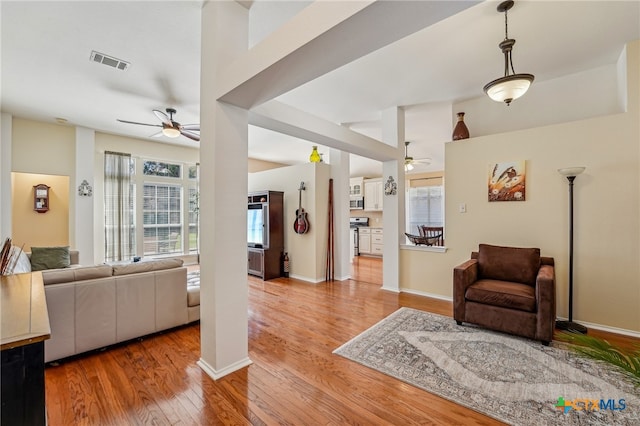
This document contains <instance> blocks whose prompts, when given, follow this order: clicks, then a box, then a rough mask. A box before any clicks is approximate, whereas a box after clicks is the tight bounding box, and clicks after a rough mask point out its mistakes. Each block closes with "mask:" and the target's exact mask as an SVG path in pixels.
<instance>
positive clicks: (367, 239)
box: [358, 227, 371, 254]
mask: <svg viewBox="0 0 640 426" xmlns="http://www.w3.org/2000/svg"><path fill="white" fill-rule="evenodd" d="M358 252H359V253H360V254H369V253H371V229H370V228H365V227H361V228H360V229H358Z"/></svg>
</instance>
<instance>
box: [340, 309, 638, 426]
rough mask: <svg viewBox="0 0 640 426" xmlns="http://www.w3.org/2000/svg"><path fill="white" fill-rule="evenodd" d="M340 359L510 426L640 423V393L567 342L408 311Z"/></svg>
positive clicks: (351, 345)
mask: <svg viewBox="0 0 640 426" xmlns="http://www.w3.org/2000/svg"><path fill="white" fill-rule="evenodd" d="M334 353H336V354H338V355H341V356H343V357H345V358H348V359H350V360H353V361H356V362H358V363H360V364H362V365H365V366H367V367H370V368H373V369H375V370H378V371H381V372H383V373H385V374H388V375H390V376H393V377H395V378H397V379H400V380H402V381H404V382H407V383H409V384H411V385H414V386H416V387H419V388H422V389H424V390H426V391H428V392H431V393H434V394H436V395H439V396H441V397H443V398H446V399H448V400H450V401H453V402H455V403H457V404H460V405H463V406H466V407H468V408H471V409H472V410H475V411H478V412H481V413H484V414H486V415H488V416H491V417H493V418H495V419H498V420H501V421H504V422H506V423H510V424H515V425H533V424H536V425H567V424H569V425H639V424H640V389H635V388H634V387H633V385H632V384H630V382H629V381H628V380H625V379H624V377H623V375H622V374H621V373H619V372H617V371H615V370H613V369H612V368H611V367H610V366H608V365H605V364H601V363H596V362H595V361H592V360H589V359H585V358H582V357H580V356H578V355H576V354H574V353H573V352H570V351H569V350H567V349H566V346H565V345H564V344H562V343H557V342H553V343H552V345H551V346H548V347H547V346H543V345H542V344H541V343H539V342H535V341H532V340H527V339H520V338H517V337H513V336H509V335H506V334H502V333H494V332H491V331H487V330H484V329H481V328H479V327H475V326H471V325H463V326H458V325H456V323H455V321H454V320H453V319H452V318H449V317H443V316H440V315H435V314H431V313H428V312H423V311H418V310H415V309H410V308H401V309H399V310H398V311H396V312H394V313H393V314H391V315H390V316H389V317H387V318H385V319H384V320H382V321H380V322H379V323H378V324H376V325H374V326H373V327H371V328H370V329H368V330H366V331H365V332H363V333H362V334H360V335H359V336H356V337H355V338H353V339H352V340H350V341H349V342H347V343H345V344H344V345H342V346H341V347H339V348H338V349H336V350H335V351H334Z"/></svg>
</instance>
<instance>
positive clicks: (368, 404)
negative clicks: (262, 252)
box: [45, 257, 501, 426]
mask: <svg viewBox="0 0 640 426" xmlns="http://www.w3.org/2000/svg"><path fill="white" fill-rule="evenodd" d="M355 266H356V268H355V270H354V278H355V279H354V280H348V281H343V282H328V283H321V284H317V285H312V284H308V283H304V282H300V281H296V280H294V279H284V278H281V279H276V280H272V281H267V282H263V281H261V280H259V279H256V278H252V277H249V356H250V358H251V360H252V361H253V364H252V365H250V366H249V367H247V368H244V369H242V370H240V371H237V372H235V373H232V374H230V375H227V376H225V377H223V378H221V379H219V380H217V381H214V380H212V379H211V378H210V377H209V376H207V375H206V374H205V373H204V372H203V371H202V370H201V369H200V367H198V366H197V365H196V362H197V360H198V358H199V354H200V352H199V348H200V340H199V339H200V326H199V324H194V325H189V326H185V327H181V328H178V329H174V330H170V331H167V332H164V333H161V334H157V335H154V336H150V337H147V338H144V339H139V340H137V341H134V342H131V343H128V344H125V345H121V346H116V347H112V348H109V349H106V350H104V351H102V352H96V353H91V354H87V355H84V356H80V357H77V358H74V359H72V360H68V361H65V362H62V363H61V364H60V365H59V366H50V367H48V368H47V369H46V373H45V374H46V398H47V413H48V421H49V425H54V426H56V425H146V424H156V425H169V424H171V425H213V424H234V425H235V424H256V425H276V424H278V425H281V424H288V425H316V424H330V425H338V424H366V425H369V424H371V425H374V424H375V425H384V424H390V425H400V424H402V425H410V424H422V425H425V424H426V425H450V424H465V425H470V424H476V425H494V424H501V423H500V422H497V421H496V420H493V419H491V418H489V417H486V416H484V415H481V414H479V413H476V412H474V411H471V410H468V409H466V408H464V407H461V406H459V405H457V404H454V403H451V402H449V401H446V400H444V399H442V398H439V397H437V396H434V395H431V394H429V393H428V392H425V391H422V390H420V389H417V388H414V387H412V386H410V385H408V384H405V383H403V382H400V381H399V380H396V379H393V378H391V377H389V376H386V375H384V374H382V373H379V372H377V371H374V370H371V369H369V368H366V367H363V366H361V365H359V364H356V363H354V362H352V361H349V360H347V359H344V358H342V357H340V356H337V355H333V354H332V351H333V350H334V349H335V348H337V347H338V346H340V345H341V344H343V343H344V342H346V341H348V340H349V339H351V338H352V337H354V336H356V335H357V334H359V333H361V332H362V331H364V330H365V329H367V328H368V327H370V326H372V325H373V324H375V323H376V322H378V321H380V320H381V319H382V318H384V317H385V316H387V315H389V314H390V313H392V312H393V311H395V310H396V309H398V308H399V307H401V306H408V307H413V308H417V309H423V310H426V311H430V312H434V313H438V314H443V315H451V309H452V308H451V303H449V302H445V301H440V300H435V299H429V298H425V297H420V296H415V295H410V294H405V293H402V294H394V293H390V292H386V291H382V290H380V285H381V276H382V273H381V272H382V263H381V261H380V260H379V259H373V258H365V257H359V258H356V264H355Z"/></svg>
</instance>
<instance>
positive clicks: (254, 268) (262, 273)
mask: <svg viewBox="0 0 640 426" xmlns="http://www.w3.org/2000/svg"><path fill="white" fill-rule="evenodd" d="M247 209H248V214H247V234H248V241H247V243H248V245H249V247H248V248H247V272H248V273H249V274H251V275H255V276H258V277H261V278H262V279H264V280H270V279H273V278H277V277H279V276H281V270H282V268H281V264H282V256H283V254H284V192H281V191H257V192H251V193H250V194H249V197H248V199H247Z"/></svg>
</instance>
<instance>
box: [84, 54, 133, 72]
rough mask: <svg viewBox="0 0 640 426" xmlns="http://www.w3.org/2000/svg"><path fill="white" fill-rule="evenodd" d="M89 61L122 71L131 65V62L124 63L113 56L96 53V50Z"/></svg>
mask: <svg viewBox="0 0 640 426" xmlns="http://www.w3.org/2000/svg"><path fill="white" fill-rule="evenodd" d="M89 59H90V60H91V61H93V62H97V63H99V64H104V65H107V66H110V67H111V68H117V69H119V70H122V71H125V70H126V69H127V68H129V66H130V65H131V64H130V63H129V62H125V61H122V60H120V59H117V58H114V57H113V56H109V55H105V54H104V53H100V52H96V51H95V50H92V51H91V58H89Z"/></svg>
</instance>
